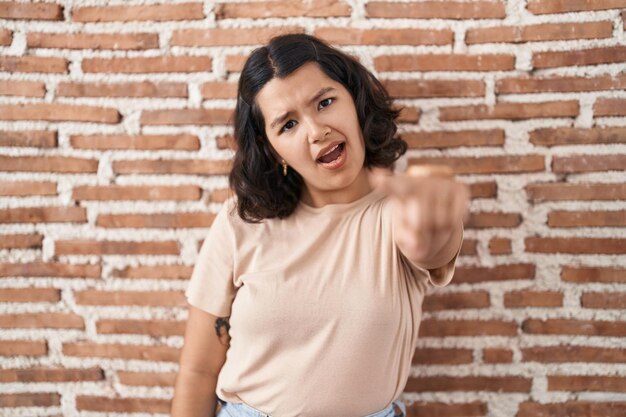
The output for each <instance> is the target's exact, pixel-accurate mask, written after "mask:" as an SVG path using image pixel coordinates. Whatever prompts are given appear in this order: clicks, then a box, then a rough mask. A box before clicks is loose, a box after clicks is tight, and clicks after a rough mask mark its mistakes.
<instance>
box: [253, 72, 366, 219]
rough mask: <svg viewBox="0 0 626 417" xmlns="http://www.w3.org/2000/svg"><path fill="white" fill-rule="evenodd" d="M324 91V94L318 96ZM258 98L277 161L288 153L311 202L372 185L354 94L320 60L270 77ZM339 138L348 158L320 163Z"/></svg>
mask: <svg viewBox="0 0 626 417" xmlns="http://www.w3.org/2000/svg"><path fill="white" fill-rule="evenodd" d="M322 90H327V91H325V92H324V91H322ZM320 91H322V93H323V94H321V95H319V96H318V93H319V92H320ZM256 101H257V104H258V105H259V107H260V109H261V112H262V114H263V117H264V120H265V133H266V135H267V138H268V139H269V142H270V144H271V145H272V147H273V148H274V150H275V151H276V153H277V154H278V161H277V164H279V163H280V160H281V159H284V160H285V162H286V163H287V164H288V165H289V169H294V170H295V171H297V172H298V173H299V174H300V175H301V176H302V177H303V179H304V183H305V189H304V193H303V196H302V200H303V201H304V202H305V203H306V204H309V205H312V206H315V207H320V206H323V205H325V204H328V203H343V202H350V201H353V200H356V199H358V198H360V197H361V196H363V195H365V194H367V192H369V191H370V190H371V186H370V184H369V182H368V180H367V178H368V175H367V171H366V169H365V168H364V167H363V162H364V160H365V141H364V138H363V133H362V131H361V127H360V125H359V120H358V116H357V113H356V108H355V106H354V100H353V99H352V96H351V95H350V92H349V91H348V90H347V89H346V88H345V87H344V86H343V85H342V84H341V83H338V82H336V81H334V80H333V79H332V78H329V77H328V76H327V75H326V74H324V72H323V71H322V70H321V69H320V67H319V66H318V64H317V63H315V62H307V63H306V64H304V65H303V66H302V67H300V68H298V69H297V70H296V71H294V72H293V73H291V74H290V75H289V76H288V77H287V78H284V79H279V78H274V79H272V80H270V81H269V82H268V83H267V84H266V85H265V86H263V88H262V89H261V90H260V91H259V93H258V94H257V97H256ZM281 116H282V117H281ZM339 142H342V143H344V145H342V146H343V147H344V150H343V152H344V155H342V156H341V157H340V159H339V161H341V160H342V158H345V160H344V162H343V164H342V165H341V166H339V167H334V168H333V167H331V166H328V165H324V164H322V163H320V162H319V161H318V157H319V156H320V155H321V154H320V152H322V151H323V150H324V149H326V148H327V147H328V146H330V145H333V144H335V143H339ZM331 148H332V146H331ZM322 153H324V152H322ZM281 169H282V168H281Z"/></svg>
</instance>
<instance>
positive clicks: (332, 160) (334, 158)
mask: <svg viewBox="0 0 626 417" xmlns="http://www.w3.org/2000/svg"><path fill="white" fill-rule="evenodd" d="M345 148H346V143H345V142H342V143H340V144H339V145H337V146H336V147H335V148H334V149H333V150H332V151H330V152H329V153H327V154H326V155H324V156H322V157H321V158H319V159H318V160H317V162H318V163H320V164H322V165H328V166H333V165H336V164H338V163H339V162H341V159H343V158H342V157H343V155H344V154H345V152H344V151H345Z"/></svg>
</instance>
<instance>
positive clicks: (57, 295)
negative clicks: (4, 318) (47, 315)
mask: <svg viewBox="0 0 626 417" xmlns="http://www.w3.org/2000/svg"><path fill="white" fill-rule="evenodd" d="M60 300H61V290H60V289H58V288H2V291H1V292H0V301H2V302H5V303H56V302H58V301H60Z"/></svg>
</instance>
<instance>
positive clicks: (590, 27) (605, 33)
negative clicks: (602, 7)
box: [465, 21, 613, 44]
mask: <svg viewBox="0 0 626 417" xmlns="http://www.w3.org/2000/svg"><path fill="white" fill-rule="evenodd" d="M612 36H613V23H612V22H610V21H605V22H583V23H564V22H562V23H542V24H538V25H527V26H494V27H485V28H474V29H469V30H468V31H467V34H466V35H465V43H467V44H476V43H497V42H512V43H520V42H540V41H559V40H574V39H597V38H610V37H612Z"/></svg>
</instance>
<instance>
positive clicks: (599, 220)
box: [548, 210, 626, 227]
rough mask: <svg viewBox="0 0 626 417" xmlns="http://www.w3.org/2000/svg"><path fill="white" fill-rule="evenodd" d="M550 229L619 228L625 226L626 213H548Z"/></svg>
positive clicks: (614, 211)
mask: <svg viewBox="0 0 626 417" xmlns="http://www.w3.org/2000/svg"><path fill="white" fill-rule="evenodd" d="M548 226H550V227H620V226H622V227H623V226H626V211H625V210H621V211H619V210H613V211H608V210H607V211H601V210H594V211H568V210H553V211H551V212H550V213H548Z"/></svg>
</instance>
